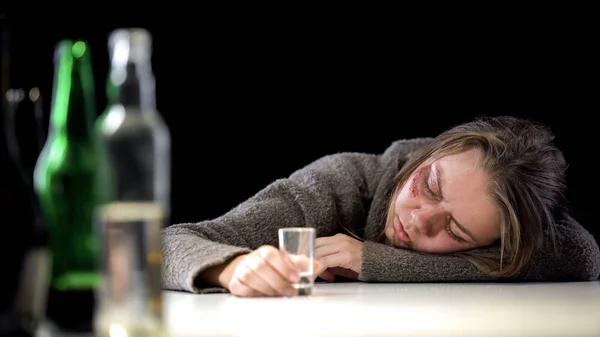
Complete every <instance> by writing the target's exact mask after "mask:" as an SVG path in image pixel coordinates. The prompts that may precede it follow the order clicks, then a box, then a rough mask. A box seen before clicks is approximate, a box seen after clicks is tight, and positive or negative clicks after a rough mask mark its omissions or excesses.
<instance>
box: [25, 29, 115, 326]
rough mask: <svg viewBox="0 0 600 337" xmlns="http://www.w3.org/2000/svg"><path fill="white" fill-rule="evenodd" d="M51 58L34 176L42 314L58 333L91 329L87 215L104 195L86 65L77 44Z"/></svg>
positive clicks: (82, 46) (91, 219)
mask: <svg viewBox="0 0 600 337" xmlns="http://www.w3.org/2000/svg"><path fill="white" fill-rule="evenodd" d="M54 57H55V59H54V67H55V77H54V87H53V97H52V103H51V111H50V127H49V132H48V138H47V140H46V143H45V144H44V148H43V149H42V152H41V153H40V156H39V158H38V160H37V162H36V167H35V171H34V183H35V189H36V193H37V195H38V198H39V201H40V205H41V208H42V212H43V215H44V218H45V220H46V223H47V230H48V239H49V248H50V254H51V259H52V267H51V275H50V280H49V281H50V284H49V286H50V289H49V293H48V303H47V317H48V321H50V322H51V324H52V325H53V326H55V327H57V328H58V329H59V330H60V331H80V332H84V331H85V332H91V331H93V322H94V315H95V296H96V294H95V293H96V291H97V287H98V286H99V283H100V277H101V274H100V272H99V266H98V264H99V256H98V251H99V242H98V233H97V231H96V229H95V227H94V226H95V212H96V207H97V206H98V204H99V203H100V202H101V201H102V200H103V198H104V197H105V196H106V193H105V192H104V191H103V184H101V182H100V181H99V179H100V171H99V167H100V166H101V165H102V164H103V161H102V155H101V153H102V152H101V150H100V144H101V143H100V142H99V141H98V140H97V136H96V135H95V132H94V131H93V124H94V120H95V118H96V102H95V93H94V76H93V72H92V64H91V62H92V61H91V57H90V48H89V45H88V43H87V42H86V41H81V40H79V41H72V40H62V41H60V42H59V43H58V45H57V48H56V52H55V55H54Z"/></svg>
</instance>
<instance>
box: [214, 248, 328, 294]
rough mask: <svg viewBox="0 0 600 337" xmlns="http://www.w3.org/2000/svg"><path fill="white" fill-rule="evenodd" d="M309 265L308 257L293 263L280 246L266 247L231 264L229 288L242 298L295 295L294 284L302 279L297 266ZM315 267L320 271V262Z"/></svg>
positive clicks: (226, 272) (228, 267) (227, 280)
mask: <svg viewBox="0 0 600 337" xmlns="http://www.w3.org/2000/svg"><path fill="white" fill-rule="evenodd" d="M306 262H308V258H307V259H306V261H303V260H298V261H295V260H294V262H292V261H291V260H290V258H289V257H288V255H286V254H285V253H284V252H282V251H281V250H279V249H277V248H276V247H273V246H262V247H260V248H258V249H256V250H254V251H253V252H251V253H249V254H246V255H240V256H238V257H236V258H235V259H233V260H232V261H231V262H230V263H229V265H228V266H227V267H226V268H225V270H224V271H225V283H226V284H227V285H226V288H227V289H229V291H230V292H231V293H232V294H234V295H236V296H240V297H259V296H292V295H294V294H296V290H295V289H294V288H293V287H292V286H291V283H292V282H296V281H297V280H298V279H299V278H300V276H299V268H297V267H296V266H297V265H300V264H305V263H306ZM314 268H315V270H317V268H319V266H318V263H315V266H314ZM227 270H228V271H227ZM228 274H229V275H231V276H230V277H229V276H228Z"/></svg>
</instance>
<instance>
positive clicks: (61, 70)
mask: <svg viewBox="0 0 600 337" xmlns="http://www.w3.org/2000/svg"><path fill="white" fill-rule="evenodd" d="M80 43H81V42H77V43H75V44H70V43H64V44H62V45H61V46H59V50H57V60H56V62H57V65H56V71H55V79H54V94H53V102H52V111H51V129H50V132H51V133H53V134H56V133H60V134H64V135H66V136H67V137H68V138H71V139H77V140H87V139H90V138H91V137H92V132H93V123H94V119H95V117H96V106H95V104H96V102H95V93H94V77H93V73H92V66H91V63H90V62H91V61H90V59H89V55H88V51H87V46H86V45H84V44H80Z"/></svg>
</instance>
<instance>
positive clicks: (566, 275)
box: [359, 216, 600, 282]
mask: <svg viewBox="0 0 600 337" xmlns="http://www.w3.org/2000/svg"><path fill="white" fill-rule="evenodd" d="M556 234H557V235H556V238H557V240H556V248H557V249H556V250H554V246H553V243H552V240H550V239H547V240H546V241H545V245H544V248H543V249H542V250H541V251H540V252H538V253H537V254H536V255H535V256H534V258H533V259H532V260H531V261H530V263H529V264H528V265H526V266H525V267H524V269H523V270H521V272H520V274H519V275H518V276H517V277H515V278H512V280H516V281H589V280H596V279H598V277H599V276H600V249H599V247H598V244H597V243H596V241H595V240H594V237H593V236H592V235H591V234H590V233H589V232H588V231H587V230H586V229H585V228H583V227H582V226H581V225H580V224H579V223H577V222H576V221H575V220H574V219H573V218H571V217H568V216H566V217H565V219H564V220H563V221H562V222H560V223H559V224H558V226H557V233H556ZM485 249H497V248H485ZM359 279H360V280H362V281H366V282H444V281H457V282H460V281H493V280H500V279H499V278H496V277H491V276H487V275H485V274H484V273H482V272H481V271H479V270H478V269H477V268H476V267H475V266H473V265H472V264H471V263H470V262H469V261H467V260H466V259H464V258H461V257H456V256H448V255H433V254H424V253H419V252H415V251H411V250H406V249H398V248H393V247H390V246H385V245H382V244H379V243H373V242H365V246H364V248H363V262H362V269H361V273H360V275H359Z"/></svg>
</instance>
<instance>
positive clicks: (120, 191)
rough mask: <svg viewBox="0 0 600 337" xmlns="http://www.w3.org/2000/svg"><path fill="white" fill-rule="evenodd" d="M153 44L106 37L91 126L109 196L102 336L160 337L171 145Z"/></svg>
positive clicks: (142, 37)
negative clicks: (103, 84) (104, 76)
mask: <svg viewBox="0 0 600 337" xmlns="http://www.w3.org/2000/svg"><path fill="white" fill-rule="evenodd" d="M151 45H152V38H151V35H150V33H149V32H148V31H147V30H145V29H142V28H127V29H117V30H115V31H113V32H111V33H110V35H109V43H108V46H109V54H110V71H109V78H108V80H107V98H108V105H107V107H106V110H105V111H104V112H103V114H102V115H101V116H100V117H99V119H98V121H97V131H98V132H99V134H100V137H101V139H102V140H103V144H104V148H105V150H106V151H107V152H108V153H107V157H108V161H107V163H108V164H109V165H108V166H107V167H105V170H104V172H105V174H106V181H107V182H108V184H109V189H110V191H111V192H110V198H109V200H110V201H109V202H108V203H107V204H105V205H103V206H102V207H101V208H100V212H99V215H100V228H101V230H102V239H103V245H102V248H103V253H102V256H103V258H102V262H103V263H102V269H103V272H104V280H105V282H104V285H103V287H102V291H101V292H102V294H101V296H100V298H99V299H100V301H101V305H100V307H101V309H100V315H99V317H98V320H97V331H98V332H99V333H100V335H103V334H108V333H109V330H111V329H117V330H122V331H126V332H127V334H128V335H129V336H132V335H133V336H135V335H137V334H140V335H143V336H153V335H160V334H161V333H162V332H161V331H162V325H163V323H162V320H163V318H162V315H163V314H162V306H163V305H162V288H161V262H162V239H161V231H162V229H163V228H164V226H165V224H166V223H167V221H168V219H169V213H170V205H169V203H170V202H169V199H170V165H171V154H170V148H171V139H170V133H169V130H168V127H167V125H166V123H165V122H164V120H163V118H162V117H161V115H160V113H159V112H158V111H157V109H156V98H155V91H154V88H155V80H154V74H153V70H152V65H151V55H152V49H151Z"/></svg>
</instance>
